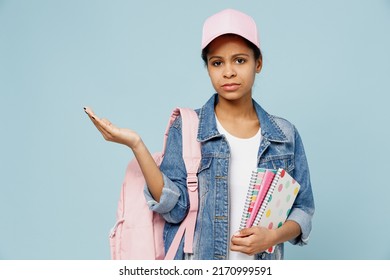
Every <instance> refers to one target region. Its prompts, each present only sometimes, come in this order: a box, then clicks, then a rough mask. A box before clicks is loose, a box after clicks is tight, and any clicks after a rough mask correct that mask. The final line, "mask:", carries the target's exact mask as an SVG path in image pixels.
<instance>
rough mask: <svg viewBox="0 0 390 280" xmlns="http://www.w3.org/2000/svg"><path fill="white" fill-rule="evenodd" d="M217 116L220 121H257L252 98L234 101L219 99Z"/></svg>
mask: <svg viewBox="0 0 390 280" xmlns="http://www.w3.org/2000/svg"><path fill="white" fill-rule="evenodd" d="M215 114H216V115H217V117H218V119H220V120H221V119H222V120H235V121H239V120H253V119H257V114H256V110H255V108H254V106H253V102H252V97H250V98H245V99H243V98H242V99H239V100H233V101H231V100H226V99H223V98H219V100H218V103H217V105H216V106H215Z"/></svg>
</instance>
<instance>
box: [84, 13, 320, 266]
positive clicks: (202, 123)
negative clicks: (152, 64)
mask: <svg viewBox="0 0 390 280" xmlns="http://www.w3.org/2000/svg"><path fill="white" fill-rule="evenodd" d="M202 58H203V60H204V63H205V65H206V67H207V71H208V74H209V76H210V80H211V83H212V85H213V87H214V89H215V91H216V94H214V95H213V96H212V97H211V98H210V99H209V100H208V101H207V102H206V103H205V105H204V106H203V107H202V108H201V109H199V110H197V113H198V115H199V131H198V139H197V140H198V141H199V142H200V143H201V151H202V160H201V164H200V167H199V170H198V181H199V212H198V216H197V223H196V230H195V236H194V248H193V250H194V252H193V254H191V255H189V254H184V253H183V246H182V245H183V244H181V246H180V247H179V250H178V252H177V254H176V259H183V258H186V259H283V242H285V241H290V242H291V243H293V244H299V245H304V244H306V243H307V241H308V237H309V233H310V231H311V220H312V216H313V213H314V201H313V195H312V190H311V184H310V178H309V169H308V165H307V161H306V157H305V152H304V148H303V144H302V141H301V138H300V136H299V134H298V132H297V130H296V128H295V127H294V126H293V125H292V124H290V123H289V122H288V121H286V120H284V119H282V118H278V117H276V116H273V115H270V114H268V113H267V112H266V111H264V109H263V108H262V107H261V106H260V105H259V104H257V103H256V102H255V101H254V100H253V99H252V87H253V84H254V81H255V76H256V74H257V73H260V71H261V68H262V56H261V51H260V47H259V41H258V35H257V28H256V24H255V22H254V21H253V19H252V18H251V17H249V16H248V15H246V14H244V13H241V12H239V11H236V10H232V9H227V10H223V11H221V12H219V13H217V14H215V15H213V16H211V17H210V18H208V19H207V20H206V21H205V23H204V26H203V35H202ZM85 111H86V113H87V114H88V115H89V117H90V118H91V120H92V122H93V123H94V124H95V126H96V127H97V129H98V130H99V131H100V132H101V134H102V135H103V136H104V138H105V139H106V140H108V141H113V142H117V143H121V144H124V145H126V146H128V147H130V148H131V149H132V151H133V152H134V155H135V157H136V158H137V160H138V162H139V164H140V166H141V169H142V171H143V173H144V176H145V179H146V184H147V186H146V188H145V196H146V198H147V201H148V204H149V205H150V208H151V209H152V210H153V211H156V212H158V213H161V214H162V216H163V217H164V218H165V220H166V226H165V229H164V242H165V248H166V250H167V248H169V245H170V243H171V242H172V240H173V237H174V235H175V233H176V231H177V229H178V227H179V224H180V222H181V221H182V220H183V219H184V217H185V216H186V214H187V210H188V208H189V205H188V193H187V187H186V171H185V167H184V162H183V159H182V154H181V149H182V148H181V145H182V142H181V141H182V140H181V121H180V118H179V119H178V120H177V121H176V122H175V123H174V124H173V125H172V127H171V128H170V131H169V135H168V140H167V147H166V153H165V157H164V159H163V162H162V164H161V166H160V168H158V167H157V166H156V164H155V162H154V161H153V159H152V157H151V155H150V153H149V151H148V149H147V148H146V146H145V145H144V143H143V142H142V139H141V138H140V136H139V135H138V134H137V133H135V132H134V131H131V130H129V129H123V128H118V127H116V126H114V125H112V124H111V123H110V122H109V121H108V120H106V119H99V118H98V117H97V116H96V115H95V114H94V113H93V112H92V110H91V109H89V108H86V109H85ZM256 167H261V168H268V169H277V168H284V169H285V170H286V171H287V172H288V173H289V174H291V176H293V177H294V178H295V179H296V180H297V181H298V182H299V183H300V185H301V189H300V191H299V193H298V196H297V198H296V200H295V202H294V205H293V207H292V210H291V212H290V215H289V217H288V219H287V221H286V222H285V223H284V224H283V226H281V227H280V228H278V229H276V230H270V229H267V228H262V227H258V226H254V227H251V228H246V229H243V230H241V231H239V232H236V231H237V229H238V228H239V223H240V219H241V213H242V207H243V201H244V200H245V195H246V192H247V184H248V182H249V178H250V175H251V172H252V170H253V169H254V168H256ZM274 245H276V247H275V250H274V253H272V254H268V253H265V252H264V251H265V250H266V249H268V248H269V247H271V246H274Z"/></svg>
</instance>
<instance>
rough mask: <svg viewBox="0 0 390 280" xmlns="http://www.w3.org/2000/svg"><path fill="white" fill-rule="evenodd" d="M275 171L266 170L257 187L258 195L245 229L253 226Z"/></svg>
mask: <svg viewBox="0 0 390 280" xmlns="http://www.w3.org/2000/svg"><path fill="white" fill-rule="evenodd" d="M275 173H276V170H272V169H267V170H266V171H265V174H264V177H263V180H262V181H261V184H260V185H259V186H258V194H257V196H256V200H255V202H254V205H253V209H252V211H251V212H250V216H249V219H248V220H247V223H246V227H247V228H250V227H251V226H252V225H253V222H254V221H255V219H256V216H257V213H258V212H259V209H260V206H261V204H262V203H263V200H264V198H265V196H266V194H267V192H268V190H269V188H270V186H271V183H272V180H273V179H274V177H275Z"/></svg>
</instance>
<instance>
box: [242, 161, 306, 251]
mask: <svg viewBox="0 0 390 280" xmlns="http://www.w3.org/2000/svg"><path fill="white" fill-rule="evenodd" d="M299 188H300V185H299V183H298V182H297V181H295V180H294V178H292V177H291V176H290V175H289V174H288V173H287V172H286V171H285V170H284V169H281V168H280V169H278V170H273V169H264V168H258V169H256V170H254V171H253V172H252V176H251V180H250V183H249V187H248V192H247V195H246V201H245V206H244V210H243V213H242V218H241V223H240V229H243V228H249V227H252V226H261V227H266V228H268V229H276V228H279V227H281V226H282V225H283V223H284V222H285V221H286V219H287V217H288V215H289V214H290V210H291V207H292V205H293V203H294V200H295V198H296V196H297V194H298V191H299ZM273 250H274V247H272V248H270V249H268V250H267V252H268V253H272V252H273Z"/></svg>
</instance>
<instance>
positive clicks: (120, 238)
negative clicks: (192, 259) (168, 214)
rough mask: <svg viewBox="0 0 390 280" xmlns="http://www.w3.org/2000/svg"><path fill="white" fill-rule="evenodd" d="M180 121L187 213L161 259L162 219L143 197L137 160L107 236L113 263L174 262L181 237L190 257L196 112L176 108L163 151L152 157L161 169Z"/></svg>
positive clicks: (196, 157) (195, 190)
mask: <svg viewBox="0 0 390 280" xmlns="http://www.w3.org/2000/svg"><path fill="white" fill-rule="evenodd" d="M179 115H181V117H182V137H183V159H184V163H185V165H186V169H187V188H188V194H189V199H190V210H189V212H188V214H187V216H186V218H185V219H184V220H183V221H182V223H181V225H180V227H179V230H178V232H177V234H176V236H175V238H174V240H173V242H172V245H171V246H170V248H169V250H168V252H167V254H166V256H164V255H165V254H164V242H163V229H164V223H165V221H164V219H163V218H162V217H161V215H160V214H158V213H155V212H153V211H151V210H150V209H149V207H148V205H147V203H146V199H145V196H144V187H145V179H144V177H143V174H142V172H141V169H140V167H139V165H138V162H137V160H136V159H133V160H132V161H130V163H129V165H128V166H127V169H126V175H125V179H124V182H123V185H122V190H121V194H120V199H119V203H118V209H117V222H116V223H115V225H114V227H113V228H112V230H111V233H110V247H111V258H112V259H114V260H148V259H152V260H154V259H156V260H161V259H173V258H174V257H175V254H176V251H177V249H178V247H179V244H180V241H181V239H182V237H183V235H184V238H185V239H184V252H186V253H192V245H193V238H194V231H195V222H196V215H197V212H198V179H197V172H198V167H199V163H200V159H201V152H200V144H199V142H197V141H196V138H197V133H198V123H199V119H198V116H197V114H196V112H195V111H194V110H192V109H187V108H176V109H175V110H174V111H173V112H172V115H171V118H170V120H169V122H168V126H167V129H166V132H165V136H164V145H163V150H162V152H160V153H156V154H153V158H154V160H155V162H156V163H157V165H158V166H160V164H161V162H162V159H163V157H164V152H165V147H166V141H167V137H168V131H169V128H170V127H171V125H172V123H173V122H174V121H175V119H176V118H177V117H178V116H179Z"/></svg>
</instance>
